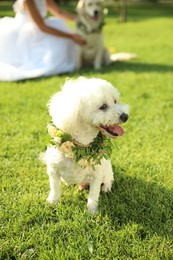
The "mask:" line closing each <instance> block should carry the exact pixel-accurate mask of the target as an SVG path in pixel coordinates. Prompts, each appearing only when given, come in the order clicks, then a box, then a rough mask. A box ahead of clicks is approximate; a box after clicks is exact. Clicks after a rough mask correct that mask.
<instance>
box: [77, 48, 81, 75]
mask: <svg viewBox="0 0 173 260" xmlns="http://www.w3.org/2000/svg"><path fill="white" fill-rule="evenodd" d="M81 67H82V47H80V46H78V47H77V57H76V70H80V69H81Z"/></svg>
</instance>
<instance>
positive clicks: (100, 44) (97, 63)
mask: <svg viewBox="0 0 173 260" xmlns="http://www.w3.org/2000/svg"><path fill="white" fill-rule="evenodd" d="M97 43H98V44H97V48H96V50H97V53H96V56H95V59H94V69H96V70H98V69H100V68H101V66H102V62H103V53H104V48H103V35H102V34H100V35H99V36H98V41H97Z"/></svg>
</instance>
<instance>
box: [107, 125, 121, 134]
mask: <svg viewBox="0 0 173 260" xmlns="http://www.w3.org/2000/svg"><path fill="white" fill-rule="evenodd" d="M109 129H110V130H111V131H112V132H113V133H115V134H117V135H118V136H122V135H123V133H124V130H123V129H122V127H121V126H119V125H113V126H110V127H109Z"/></svg>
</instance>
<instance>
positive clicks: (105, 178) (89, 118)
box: [46, 77, 128, 212]
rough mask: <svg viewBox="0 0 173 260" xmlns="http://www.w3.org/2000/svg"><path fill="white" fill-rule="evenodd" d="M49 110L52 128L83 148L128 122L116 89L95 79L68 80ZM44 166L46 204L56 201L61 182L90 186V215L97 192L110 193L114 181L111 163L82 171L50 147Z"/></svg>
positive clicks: (58, 196)
mask: <svg viewBox="0 0 173 260" xmlns="http://www.w3.org/2000/svg"><path fill="white" fill-rule="evenodd" d="M105 105H106V106H105ZM48 108H49V113H50V116H51V117H52V120H53V123H54V125H55V126H56V127H57V128H59V129H61V130H63V131H64V132H67V133H69V134H70V135H71V136H72V137H73V139H75V140H76V141H78V142H80V143H81V144H83V145H84V146H85V145H88V144H90V143H91V142H93V140H94V138H95V137H96V136H97V134H98V132H99V131H102V132H103V133H104V134H106V135H108V136H110V134H109V133H108V132H107V131H106V130H105V129H104V128H102V127H103V126H104V127H105V128H106V127H107V128H109V127H111V126H114V125H115V126H116V125H118V124H121V123H124V122H125V121H126V120H127V118H128V115H127V110H128V106H127V105H122V104H120V103H119V92H118V91H117V89H116V88H115V87H114V86H112V84H111V83H109V82H107V81H106V80H102V79H96V78H91V79H86V78H83V77H80V78H78V79H77V80H67V81H66V83H65V84H64V86H63V88H62V90H61V91H60V92H58V93H56V94H55V95H54V96H53V97H52V98H51V99H50V102H49V104H48ZM124 115H125V117H124ZM111 137H114V136H111ZM46 163H47V171H48V175H49V178H50V194H49V196H48V199H47V201H48V202H50V203H54V202H58V201H59V199H60V186H61V181H62V180H63V181H64V182H65V183H66V184H81V185H85V184H89V186H90V190H89V197H88V203H87V206H88V210H89V211H91V212H95V211H96V210H97V203H98V198H99V194H100V189H102V190H103V191H104V192H108V191H110V190H111V186H112V182H113V179H114V178H113V171H112V166H111V162H110V160H106V159H102V161H101V165H96V166H95V169H93V168H92V167H91V166H87V167H86V168H82V167H80V166H79V165H78V164H77V163H76V162H75V161H74V159H69V158H66V157H65V155H64V154H63V153H62V152H60V151H59V150H58V148H56V147H53V146H50V147H48V148H47V151H46Z"/></svg>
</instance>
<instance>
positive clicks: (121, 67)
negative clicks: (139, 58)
mask: <svg viewBox="0 0 173 260" xmlns="http://www.w3.org/2000/svg"><path fill="white" fill-rule="evenodd" d="M101 71H102V73H109V72H112V71H133V72H135V73H143V72H148V73H149V72H151V73H152V72H160V73H168V72H172V71H173V66H171V65H165V64H153V63H138V62H115V63H112V64H111V65H110V66H107V67H106V66H105V67H103V68H102V70H101Z"/></svg>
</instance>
